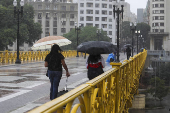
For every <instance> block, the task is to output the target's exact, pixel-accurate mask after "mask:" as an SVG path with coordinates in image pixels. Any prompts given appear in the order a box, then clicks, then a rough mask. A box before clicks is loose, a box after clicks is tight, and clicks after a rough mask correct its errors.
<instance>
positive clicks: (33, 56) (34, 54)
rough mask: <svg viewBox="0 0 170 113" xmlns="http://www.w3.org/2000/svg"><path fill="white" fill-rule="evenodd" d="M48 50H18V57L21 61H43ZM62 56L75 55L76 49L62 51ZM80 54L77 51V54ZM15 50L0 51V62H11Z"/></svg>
mask: <svg viewBox="0 0 170 113" xmlns="http://www.w3.org/2000/svg"><path fill="white" fill-rule="evenodd" d="M48 53H49V51H20V52H19V59H20V60H21V62H24V61H43V60H44V59H45V57H46V55H47V54H48ZM62 54H63V56H64V57H75V56H76V55H77V51H75V50H72V51H71V50H69V51H63V52H62ZM81 55H82V54H81V53H79V56H81ZM83 55H84V54H83ZM16 58H17V52H16V51H8V50H6V51H0V64H2V63H13V62H15V61H16Z"/></svg>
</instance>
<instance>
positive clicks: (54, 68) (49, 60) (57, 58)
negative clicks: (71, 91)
mask: <svg viewBox="0 0 170 113" xmlns="http://www.w3.org/2000/svg"><path fill="white" fill-rule="evenodd" d="M61 52H62V50H61V49H60V47H59V46H58V45H57V44H54V45H53V46H52V48H51V52H50V53H49V54H48V55H47V56H46V58H45V64H44V66H45V67H48V77H49V79H50V82H51V88H50V100H53V99H55V98H57V94H58V86H59V83H60V80H61V77H62V65H63V67H64V69H65V70H66V76H67V77H69V76H70V74H69V71H68V68H67V65H66V63H65V60H64V56H63V55H62V54H61Z"/></svg>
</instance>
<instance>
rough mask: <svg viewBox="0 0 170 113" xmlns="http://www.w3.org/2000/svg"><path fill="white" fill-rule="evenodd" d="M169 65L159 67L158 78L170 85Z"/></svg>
mask: <svg viewBox="0 0 170 113" xmlns="http://www.w3.org/2000/svg"><path fill="white" fill-rule="evenodd" d="M169 69H170V63H166V64H163V65H161V66H160V78H161V79H163V80H165V84H166V85H168V84H170V71H169Z"/></svg>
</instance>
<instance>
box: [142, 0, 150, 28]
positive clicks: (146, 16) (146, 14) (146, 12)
mask: <svg viewBox="0 0 170 113" xmlns="http://www.w3.org/2000/svg"><path fill="white" fill-rule="evenodd" d="M149 18H150V0H148V2H147V5H146V8H145V9H144V13H143V19H144V20H143V21H144V23H146V24H148V25H149V20H150V19H149Z"/></svg>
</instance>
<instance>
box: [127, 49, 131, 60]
mask: <svg viewBox="0 0 170 113" xmlns="http://www.w3.org/2000/svg"><path fill="white" fill-rule="evenodd" d="M126 55H127V60H129V57H130V56H131V49H130V47H127V48H126Z"/></svg>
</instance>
